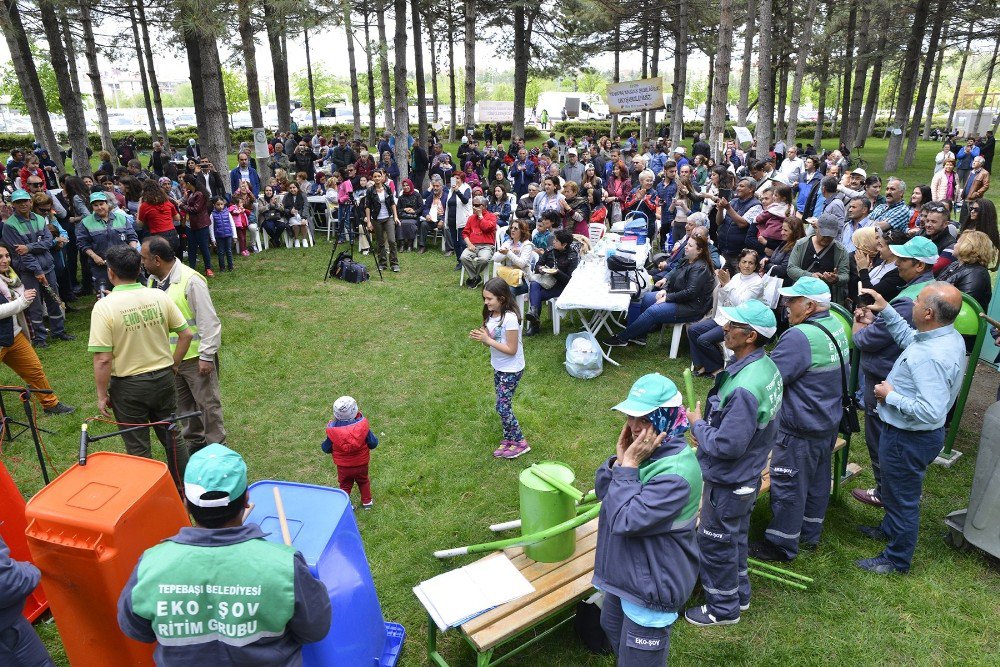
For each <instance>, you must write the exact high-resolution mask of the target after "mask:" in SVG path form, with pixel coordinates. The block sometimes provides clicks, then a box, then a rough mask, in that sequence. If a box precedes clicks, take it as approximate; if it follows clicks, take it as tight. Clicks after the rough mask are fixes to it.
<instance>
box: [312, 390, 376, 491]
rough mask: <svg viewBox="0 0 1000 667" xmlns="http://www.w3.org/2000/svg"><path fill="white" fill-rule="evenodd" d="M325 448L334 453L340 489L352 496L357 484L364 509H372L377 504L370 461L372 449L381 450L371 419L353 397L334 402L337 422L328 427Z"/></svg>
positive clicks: (323, 445)
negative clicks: (360, 409)
mask: <svg viewBox="0 0 1000 667" xmlns="http://www.w3.org/2000/svg"><path fill="white" fill-rule="evenodd" d="M321 447H322V448H323V451H324V452H326V453H327V454H333V463H334V465H336V466H337V483H338V484H339V485H340V488H341V489H342V490H343V491H344V492H346V493H347V495H350V494H351V490H352V489H353V488H354V483H355V482H357V484H358V490H359V491H360V492H361V506H362V507H363V508H364V509H366V510H370V509H371V508H372V504H373V502H372V487H371V480H369V478H368V462H369V460H370V459H371V450H372V449H375V448H376V447H378V438H376V437H375V434H374V433H373V432H372V430H371V427H370V426H369V424H368V418H367V417H365V416H364V415H362V414H361V412H360V411H359V410H358V402H357V401H355V400H354V399H353V398H351V397H350V396H341V397H340V398H338V399H337V400H336V401H335V402H334V404H333V420H332V421H330V422H329V423H328V424H327V425H326V440H324V441H323V444H322V445H321Z"/></svg>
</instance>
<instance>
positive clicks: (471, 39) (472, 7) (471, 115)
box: [465, 0, 476, 128]
mask: <svg viewBox="0 0 1000 667" xmlns="http://www.w3.org/2000/svg"><path fill="white" fill-rule="evenodd" d="M465 127H466V128H475V127H476V0H465Z"/></svg>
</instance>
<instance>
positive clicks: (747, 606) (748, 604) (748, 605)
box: [740, 602, 750, 614]
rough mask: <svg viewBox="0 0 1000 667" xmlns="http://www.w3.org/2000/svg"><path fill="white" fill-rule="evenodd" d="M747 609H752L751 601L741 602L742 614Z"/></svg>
mask: <svg viewBox="0 0 1000 667" xmlns="http://www.w3.org/2000/svg"><path fill="white" fill-rule="evenodd" d="M745 611H750V603H749V602H746V603H744V602H741V603H740V613H741V614H742V613H743V612H745Z"/></svg>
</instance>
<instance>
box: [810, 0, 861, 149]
mask: <svg viewBox="0 0 1000 667" xmlns="http://www.w3.org/2000/svg"><path fill="white" fill-rule="evenodd" d="M857 25H858V3H857V0H851V11H850V13H849V14H848V19H847V44H846V46H845V48H844V82H843V93H842V94H843V98H842V101H841V104H840V142H839V143H838V147H839V145H840V143H845V144H846V143H847V137H848V136H850V131H851V128H850V116H851V102H852V99H851V98H852V95H853V93H854V88H853V84H852V83H851V75H852V74H853V71H854V40H855V33H856V32H857ZM859 55H860V54H859ZM817 148H818V147H817Z"/></svg>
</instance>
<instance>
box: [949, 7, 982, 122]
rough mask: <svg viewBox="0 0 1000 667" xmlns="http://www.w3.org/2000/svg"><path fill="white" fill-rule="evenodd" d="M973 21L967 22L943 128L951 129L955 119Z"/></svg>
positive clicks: (967, 59) (970, 44)
mask: <svg viewBox="0 0 1000 667" xmlns="http://www.w3.org/2000/svg"><path fill="white" fill-rule="evenodd" d="M974 26H975V21H970V22H969V36H968V37H966V38H965V48H964V49H962V64H961V65H960V66H959V68H958V80H957V81H955V94H954V96H952V98H951V109H950V110H949V111H948V122H947V123H945V129H946V130H951V123H952V121H954V120H955V112H956V111H958V94H959V91H961V90H962V79H963V78H965V65H966V64H967V63H968V62H969V47H970V46H972V28H973V27H974Z"/></svg>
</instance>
